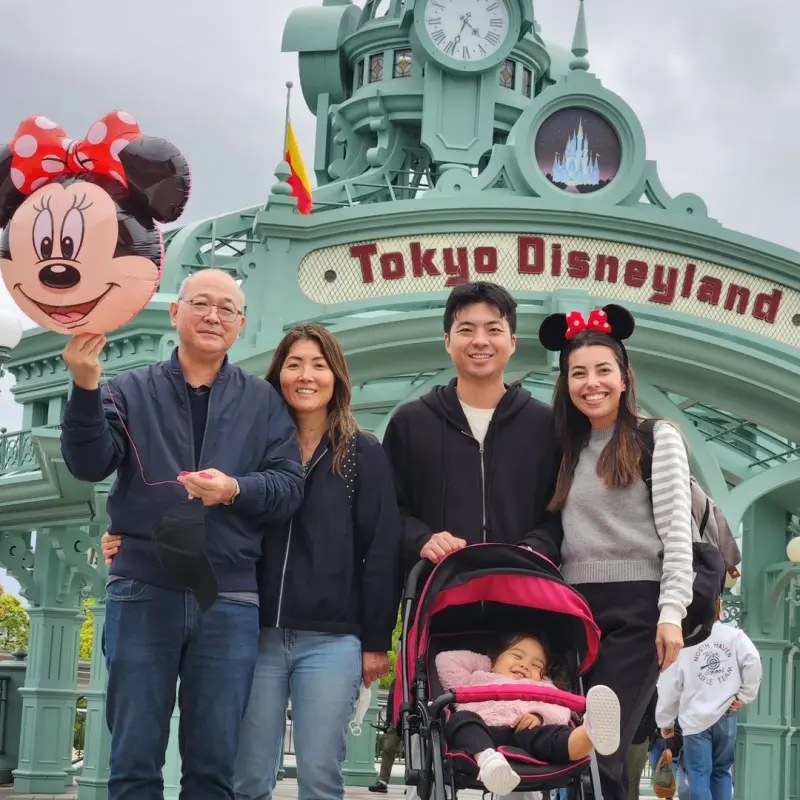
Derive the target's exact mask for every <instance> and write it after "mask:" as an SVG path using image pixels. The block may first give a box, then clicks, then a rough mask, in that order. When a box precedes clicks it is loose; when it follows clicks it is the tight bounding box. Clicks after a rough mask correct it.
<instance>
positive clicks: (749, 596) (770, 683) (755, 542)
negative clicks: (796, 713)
mask: <svg viewBox="0 0 800 800" xmlns="http://www.w3.org/2000/svg"><path fill="white" fill-rule="evenodd" d="M786 523H787V515H786V511H784V510H783V509H781V508H779V507H778V506H777V505H775V504H773V503H771V502H770V501H769V500H768V499H766V498H762V499H760V500H758V501H756V503H755V504H754V505H753V506H751V507H750V509H749V510H748V511H747V512H746V514H745V517H744V538H743V554H742V563H743V565H744V568H743V571H742V596H743V601H744V613H743V615H742V617H743V618H742V628H743V629H744V631H745V633H746V634H747V635H748V636H749V637H750V638H751V639H752V640H753V643H754V644H755V645H756V647H757V648H758V651H759V653H760V654H761V662H762V665H763V669H764V680H763V683H762V686H761V691H760V692H759V696H758V698H757V699H756V701H755V702H754V703H752V704H751V705H749V706H747V707H746V708H745V709H744V710H743V711H742V712H741V714H740V720H739V730H738V735H737V739H736V776H735V793H736V796H737V797H739V798H750V797H764V798H778V797H786V798H788V797H793V796H796V790H797V787H796V786H795V787H794V789H792V787H791V786H789V785H786V775H787V757H788V755H789V754H788V752H787V747H786V741H787V733H788V725H787V722H789V721H790V720H791V716H792V713H793V710H792V709H791V708H787V707H786V702H787V699H788V698H787V695H786V691H785V688H786V670H787V666H788V665H787V655H788V653H789V647H790V643H789V641H788V640H787V638H786V635H787V633H786V628H787V621H786V618H787V611H788V603H787V602H786V590H787V589H788V588H789V586H788V583H787V582H786V581H785V580H784V581H780V580H777V581H776V580H775V579H776V578H779V576H780V575H781V572H782V570H783V569H784V567H783V565H784V564H785V563H786V560H787V559H786Z"/></svg>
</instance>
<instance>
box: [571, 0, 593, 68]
mask: <svg viewBox="0 0 800 800" xmlns="http://www.w3.org/2000/svg"><path fill="white" fill-rule="evenodd" d="M578 2H579V3H580V6H579V7H578V21H577V22H576V23H575V34H574V35H573V37H572V55H573V56H575V58H573V59H572V61H570V62H569V68H570V69H582V70H587V69H589V62H588V60H587V59H586V54H587V53H588V52H589V41H588V39H587V37H586V16H585V14H584V13H583V0H578Z"/></svg>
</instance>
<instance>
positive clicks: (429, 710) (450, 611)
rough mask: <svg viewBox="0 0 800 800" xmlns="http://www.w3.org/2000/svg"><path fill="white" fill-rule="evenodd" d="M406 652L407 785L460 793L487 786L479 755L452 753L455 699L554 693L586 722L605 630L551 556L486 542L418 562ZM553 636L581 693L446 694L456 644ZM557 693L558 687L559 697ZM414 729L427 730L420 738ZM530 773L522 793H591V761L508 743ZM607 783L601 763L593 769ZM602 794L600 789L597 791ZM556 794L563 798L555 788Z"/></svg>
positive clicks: (441, 794)
mask: <svg viewBox="0 0 800 800" xmlns="http://www.w3.org/2000/svg"><path fill="white" fill-rule="evenodd" d="M402 613H403V631H402V644H401V650H400V653H401V655H400V656H399V657H398V661H397V687H398V689H400V688H402V690H401V691H397V692H396V693H395V704H394V717H395V719H399V720H400V730H401V731H402V735H403V740H404V745H405V753H406V766H405V782H406V784H407V785H411V786H416V787H417V792H418V794H419V796H420V798H421V800H430V798H434V800H445V797H446V794H445V787H447V786H449V787H450V791H449V792H447V796H449V797H450V798H452V799H454V798H455V796H456V792H457V791H458V789H482V790H484V789H485V787H484V786H483V785H482V784H481V783H480V782H479V781H478V765H477V764H476V763H475V760H474V759H473V758H472V756H471V755H469V754H468V753H465V752H459V751H452V750H451V749H450V748H449V747H448V746H447V744H446V743H445V741H444V735H443V731H444V726H445V723H446V720H447V718H448V715H449V714H450V709H451V708H452V706H453V704H454V703H470V702H480V701H486V700H512V699H520V700H544V701H547V702H557V703H558V704H560V705H563V706H566V707H567V708H569V709H571V710H572V711H573V712H574V713H573V718H574V719H575V720H576V722H577V721H578V720H579V719H580V715H581V714H582V713H583V712H584V710H585V700H584V697H583V695H582V693H578V692H580V691H581V681H580V676H581V675H582V674H583V673H584V672H585V671H586V670H587V669H589V667H591V666H592V664H593V663H594V661H595V659H596V658H597V653H598V647H599V644H600V631H599V630H598V628H597V626H596V625H595V622H594V620H593V619H592V615H591V612H590V611H589V607H588V606H587V604H586V601H585V600H584V599H583V597H582V596H581V595H580V594H579V593H578V592H576V591H575V590H574V589H572V588H571V587H569V586H567V584H566V583H564V580H563V578H562V577H561V573H560V572H559V571H558V569H557V568H556V567H555V566H553V564H552V563H551V562H550V561H548V560H547V559H546V558H544V557H542V556H540V555H538V554H537V553H533V552H531V551H530V550H528V549H526V548H524V547H517V546H514V545H505V544H481V545H473V546H471V547H467V548H465V549H464V550H460V551H458V552H457V553H453V554H451V555H450V556H448V557H447V558H446V559H445V560H444V561H442V562H441V563H440V564H439V565H438V566H436V567H434V566H433V565H432V564H430V562H427V561H422V562H420V563H418V564H417V565H416V566H415V567H414V569H413V570H412V571H411V574H410V575H409V578H408V581H407V583H406V587H405V592H404V595H403V605H402ZM515 631H530V632H531V633H535V632H537V631H538V632H542V633H544V634H545V635H546V636H547V638H548V640H549V642H550V645H551V647H552V649H553V651H554V653H556V654H557V656H558V657H559V660H560V661H561V662H562V666H563V667H565V668H566V670H567V672H568V674H569V677H570V680H571V684H572V687H573V689H574V690H575V693H571V692H565V691H559V690H553V689H552V688H551V689H547V688H545V687H540V686H530V685H523V686H517V685H514V684H513V683H509V684H504V685H500V686H498V685H493V686H487V687H475V686H472V687H468V688H464V689H454V690H453V691H449V692H445V691H443V689H442V686H441V684H440V682H439V677H438V675H437V672H436V669H435V667H434V662H435V658H436V656H437V654H438V653H441V652H443V651H446V650H457V649H469V650H477V651H481V652H486V650H485V649H483V648H484V647H485V646H486V645H485V642H488V640H489V639H490V638H494V637H496V636H497V634H498V633H505V632H515ZM554 692H555V694H554ZM412 736H413V737H414V738H415V739H416V738H417V736H418V737H419V740H418V745H417V743H416V742H415V741H412ZM502 752H503V754H504V755H505V756H506V758H507V759H508V760H509V761H510V762H511V763H512V764H513V766H514V770H515V771H516V772H517V774H518V775H520V777H521V782H520V784H519V785H518V787H517V788H516V789H515V792H530V791H538V792H544V793H546V792H548V791H550V790H556V789H560V788H565V787H569V788H570V797H583V796H588V792H587V794H586V795H585V794H584V790H585V789H587V788H588V787H586V786H585V780H586V778H587V776H588V773H589V767H590V764H591V759H590V758H587V759H584V760H583V761H579V762H575V763H571V764H544V763H541V762H538V761H536V760H535V759H533V758H531V756H529V755H528V754H527V753H525V752H523V751H522V750H516V749H515V748H504V749H503V750H502ZM591 772H592V773H594V775H595V777H594V780H592V779H591V778H589V779H588V780H589V784H590V785H591V784H592V783H594V785H597V781H596V766H594V768H593V769H592V770H591ZM596 794H597V795H599V792H597V793H596ZM553 796H555V795H553Z"/></svg>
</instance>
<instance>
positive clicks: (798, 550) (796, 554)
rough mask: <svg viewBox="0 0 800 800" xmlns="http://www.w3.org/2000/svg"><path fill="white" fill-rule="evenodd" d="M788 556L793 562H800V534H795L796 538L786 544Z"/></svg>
mask: <svg viewBox="0 0 800 800" xmlns="http://www.w3.org/2000/svg"><path fill="white" fill-rule="evenodd" d="M786 557H787V558H788V559H789V561H791V562H792V563H793V564H800V536H795V537H794V539H792V540H791V541H790V542H789V544H787V545H786Z"/></svg>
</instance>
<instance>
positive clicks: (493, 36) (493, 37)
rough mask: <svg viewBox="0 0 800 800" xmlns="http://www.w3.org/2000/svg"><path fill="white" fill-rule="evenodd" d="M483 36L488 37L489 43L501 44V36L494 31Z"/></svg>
mask: <svg viewBox="0 0 800 800" xmlns="http://www.w3.org/2000/svg"><path fill="white" fill-rule="evenodd" d="M483 38H484V39H486V41H487V42H489V44H500V37H499V36H498V35H497V34H496V33H495V32H494V31H489V33H487V34H486V36H484V37H483Z"/></svg>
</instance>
